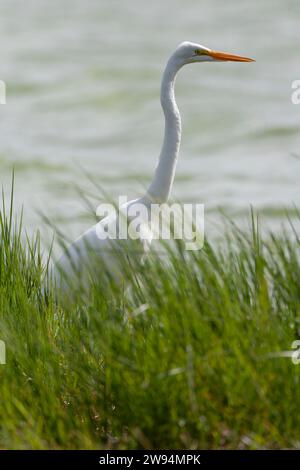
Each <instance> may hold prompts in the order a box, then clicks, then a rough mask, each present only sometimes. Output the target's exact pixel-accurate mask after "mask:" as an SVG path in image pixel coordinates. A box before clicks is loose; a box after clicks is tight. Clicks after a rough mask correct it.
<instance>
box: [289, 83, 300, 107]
mask: <svg viewBox="0 0 300 470" xmlns="http://www.w3.org/2000/svg"><path fill="white" fill-rule="evenodd" d="M292 90H294V91H293V92H292V95H291V100H292V103H293V104H300V80H294V81H293V82H292Z"/></svg>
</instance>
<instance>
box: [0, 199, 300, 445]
mask: <svg viewBox="0 0 300 470" xmlns="http://www.w3.org/2000/svg"><path fill="white" fill-rule="evenodd" d="M14 220H15V219H14V216H13V210H12V208H10V209H8V210H7V211H5V209H4V208H3V209H2V212H1V216H0V238H1V241H0V339H1V340H4V341H5V343H6V348H7V364H6V365H0V448H2V449H20V448H22V449H23V448H26V449H46V448H58V449H67V448H68V449H69V448H70V449H77V448H81V449H83V448H86V449H95V448H96V449H101V448H119V449H128V448H129V449H134V448H184V449H185V448H250V449H255V448H282V447H288V448H299V447H300V413H299V409H300V381H299V379H300V365H298V366H297V365H294V364H293V363H292V361H291V359H290V358H281V357H274V355H272V353H274V352H276V351H283V350H289V349H290V348H291V343H292V342H293V341H294V340H296V339H299V338H300V331H299V330H300V315H299V312H300V260H299V243H300V241H299V239H297V237H294V238H292V237H290V236H287V235H285V234H284V233H282V234H281V235H277V236H274V235H272V234H271V235H270V236H269V238H268V239H267V240H265V241H263V240H261V238H260V236H259V233H258V230H257V227H256V224H255V223H254V222H253V224H252V229H250V230H249V231H248V233H241V232H240V231H239V230H238V229H237V228H236V227H231V228H230V227H229V228H228V227H227V229H226V233H227V235H226V236H224V240H223V242H222V244H219V245H218V246H211V245H210V244H209V243H208V242H206V244H205V247H204V249H203V250H202V251H199V252H186V251H184V249H183V248H182V246H181V244H177V245H175V246H173V247H172V248H171V249H170V250H169V257H168V263H166V262H165V261H163V260H160V259H157V258H156V257H155V256H154V255H153V256H150V257H149V258H148V260H147V261H146V263H145V264H144V265H141V264H138V265H135V260H134V259H131V261H130V263H127V264H126V263H124V274H125V277H126V279H127V285H129V286H130V288H129V289H126V290H125V289H124V288H120V287H118V286H116V285H114V284H113V282H112V281H110V280H109V279H107V278H106V279H105V275H103V276H102V277H101V279H99V278H97V280H95V279H94V282H93V283H92V286H91V292H90V295H89V297H88V298H86V297H84V296H83V295H78V296H77V300H76V303H74V304H72V305H69V306H68V307H66V306H64V305H63V304H58V303H56V302H55V300H54V299H55V295H54V293H53V291H51V288H50V289H49V290H47V291H45V290H44V289H43V279H44V277H45V273H46V267H45V266H44V265H43V261H42V256H41V253H40V246H39V239H38V236H37V237H36V238H35V239H34V240H31V241H29V240H28V239H26V237H24V234H23V233H22V229H21V223H15V222H14ZM125 264H126V265H125ZM136 271H138V273H139V275H138V276H136V275H135V272H136Z"/></svg>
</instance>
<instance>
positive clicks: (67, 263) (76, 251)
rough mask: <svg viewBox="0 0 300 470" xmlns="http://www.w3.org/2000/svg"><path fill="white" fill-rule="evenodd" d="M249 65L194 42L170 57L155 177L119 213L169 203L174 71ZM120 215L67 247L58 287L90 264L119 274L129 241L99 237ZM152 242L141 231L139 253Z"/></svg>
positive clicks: (176, 131)
mask: <svg viewBox="0 0 300 470" xmlns="http://www.w3.org/2000/svg"><path fill="white" fill-rule="evenodd" d="M224 61H234V62H252V61H253V59H250V58H248V57H242V56H238V55H234V54H229V53H226V52H219V51H215V50H212V49H209V48H207V47H204V46H201V45H200V44H196V43H193V42H187V41H186V42H183V43H182V44H180V45H179V46H178V47H177V49H176V50H175V51H174V53H173V54H172V55H171V56H170V58H169V60H168V62H167V65H166V67H165V70H164V73H163V77H162V83H161V93H160V100H161V106H162V109H163V112H164V116H165V133H164V140H163V145H162V149H161V153H160V156H159V160H158V164H157V167H156V170H155V174H154V178H153V180H152V182H151V184H150V186H149V189H148V191H147V192H146V194H145V195H144V196H143V197H141V198H139V199H136V200H133V201H130V202H128V203H126V204H125V205H123V206H122V207H121V208H120V213H122V214H125V213H126V211H128V210H130V211H132V213H134V212H135V208H136V207H137V208H140V205H142V206H144V207H145V208H147V209H148V208H149V207H150V206H151V204H152V203H155V204H163V203H166V202H167V201H168V198H169V195H170V192H171V189H172V185H173V180H174V175H175V170H176V164H177V159H178V153H179V147H180V140H181V118H180V113H179V109H178V107H177V104H176V100H175V94H174V85H175V79H176V75H177V72H178V71H179V70H180V69H181V68H182V67H183V66H184V65H186V64H193V63H198V62H224ZM119 217H120V215H116V214H115V213H113V214H111V215H108V216H107V217H105V218H104V219H102V220H101V221H100V222H98V223H97V224H96V225H94V226H93V227H91V228H90V229H89V230H87V231H86V232H85V233H83V234H82V235H81V236H80V237H79V238H78V239H77V240H76V241H75V242H74V243H73V244H72V245H71V246H69V248H67V249H66V250H65V252H64V254H63V255H62V257H61V258H60V260H59V261H58V263H57V265H56V281H57V282H58V283H59V285H62V284H65V283H66V282H68V281H69V280H70V279H71V278H74V276H78V275H79V276H80V275H81V280H82V281H83V282H84V280H85V275H86V274H85V273H86V269H88V268H89V267H90V265H91V263H92V264H93V265H95V266H97V268H98V269H101V266H103V263H105V266H106V268H108V269H109V270H110V271H111V272H112V273H113V275H118V272H119V271H120V269H121V267H120V265H118V262H117V261H118V260H117V259H116V258H117V256H118V255H117V253H116V250H115V249H116V247H120V249H121V250H123V249H124V248H126V247H128V246H129V245H130V240H120V239H117V240H116V239H114V240H112V239H110V238H106V239H103V238H102V237H101V236H100V237H99V234H101V233H103V231H104V230H105V231H106V232H107V231H109V227H111V226H113V225H115V224H116V223H117V224H118V223H119ZM151 240H152V234H151V231H150V230H148V231H147V230H146V233H145V231H144V234H143V237H140V239H139V244H140V247H141V253H145V252H146V251H147V250H148V249H149V247H150V245H151Z"/></svg>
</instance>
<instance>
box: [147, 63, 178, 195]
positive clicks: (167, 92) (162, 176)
mask: <svg viewBox="0 0 300 470" xmlns="http://www.w3.org/2000/svg"><path fill="white" fill-rule="evenodd" d="M180 67H181V66H180V65H178V62H177V61H176V60H175V59H174V56H171V58H170V59H169V61H168V63H167V66H166V68H165V71H164V74H163V78H162V83H161V93H160V101H161V105H162V108H163V111H164V115H165V135H164V142H163V146H162V149H161V153H160V157H159V160H158V165H157V167H156V169H155V174H154V178H153V180H152V183H151V185H150V187H149V189H148V191H147V194H148V196H149V197H150V199H151V201H153V202H156V203H163V202H166V201H167V200H168V197H169V195H170V192H171V189H172V185H173V181H174V176H175V170H176V164H177V158H178V153H179V147H180V140H181V119H180V113H179V109H178V107H177V104H176V101H175V94H174V85H175V78H176V74H177V72H178V70H179V69H180Z"/></svg>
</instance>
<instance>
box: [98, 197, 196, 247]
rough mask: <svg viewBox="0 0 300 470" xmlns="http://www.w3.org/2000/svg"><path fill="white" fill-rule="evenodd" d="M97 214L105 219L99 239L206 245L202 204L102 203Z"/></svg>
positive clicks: (125, 200)
mask: <svg viewBox="0 0 300 470" xmlns="http://www.w3.org/2000/svg"><path fill="white" fill-rule="evenodd" d="M96 215H97V216H98V217H100V218H101V219H102V220H100V222H99V223H98V224H97V227H96V233H97V237H98V238H99V239H100V240H105V239H110V240H127V239H131V240H137V239H140V240H145V241H152V240H171V239H173V240H183V241H184V243H185V248H186V250H200V249H201V248H202V247H203V244H204V205H203V204H179V203H173V204H165V203H163V204H155V203H150V202H149V203H145V202H141V201H132V202H129V203H128V202H127V197H126V196H120V197H119V200H118V205H117V206H115V205H113V204H107V203H105V204H100V205H99V206H98V208H97V211H96Z"/></svg>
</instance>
